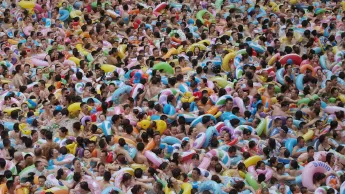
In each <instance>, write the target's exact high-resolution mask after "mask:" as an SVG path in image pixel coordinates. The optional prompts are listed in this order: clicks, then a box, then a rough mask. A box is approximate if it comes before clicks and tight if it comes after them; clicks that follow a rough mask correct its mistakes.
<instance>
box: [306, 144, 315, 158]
mask: <svg viewBox="0 0 345 194" xmlns="http://www.w3.org/2000/svg"><path fill="white" fill-rule="evenodd" d="M307 153H308V157H314V153H315V150H314V147H313V146H308V147H307Z"/></svg>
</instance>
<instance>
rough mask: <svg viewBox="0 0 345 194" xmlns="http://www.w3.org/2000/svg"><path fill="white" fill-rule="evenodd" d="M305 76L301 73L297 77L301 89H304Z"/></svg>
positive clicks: (297, 85)
mask: <svg viewBox="0 0 345 194" xmlns="http://www.w3.org/2000/svg"><path fill="white" fill-rule="evenodd" d="M303 78H304V75H303V74H299V75H298V76H297V78H296V87H297V89H298V90H299V91H303V89H304V85H303Z"/></svg>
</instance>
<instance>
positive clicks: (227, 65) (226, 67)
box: [222, 52, 236, 72]
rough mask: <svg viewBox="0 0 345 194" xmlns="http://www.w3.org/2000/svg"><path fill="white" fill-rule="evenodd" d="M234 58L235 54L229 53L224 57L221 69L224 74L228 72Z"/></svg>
mask: <svg viewBox="0 0 345 194" xmlns="http://www.w3.org/2000/svg"><path fill="white" fill-rule="evenodd" d="M235 57H236V52H230V53H228V54H226V55H225V57H224V58H223V61H222V69H223V70H224V71H226V72H228V71H230V70H231V69H230V63H231V61H233V60H234V58H235Z"/></svg>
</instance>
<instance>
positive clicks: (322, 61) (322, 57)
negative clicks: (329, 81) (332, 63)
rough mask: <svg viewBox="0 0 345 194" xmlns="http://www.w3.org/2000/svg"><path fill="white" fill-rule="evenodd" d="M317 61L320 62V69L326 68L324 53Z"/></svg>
mask: <svg viewBox="0 0 345 194" xmlns="http://www.w3.org/2000/svg"><path fill="white" fill-rule="evenodd" d="M319 63H320V66H321V68H322V69H326V70H328V68H327V63H326V56H325V55H322V56H321V57H320V59H319Z"/></svg>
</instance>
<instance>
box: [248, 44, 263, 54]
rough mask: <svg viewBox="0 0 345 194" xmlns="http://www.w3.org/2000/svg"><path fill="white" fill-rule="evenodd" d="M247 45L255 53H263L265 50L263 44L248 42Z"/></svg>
mask: <svg viewBox="0 0 345 194" xmlns="http://www.w3.org/2000/svg"><path fill="white" fill-rule="evenodd" d="M249 46H250V47H252V48H253V49H254V50H255V51H256V52H257V53H264V52H266V47H263V46H261V45H259V44H258V43H256V42H251V43H249Z"/></svg>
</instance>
